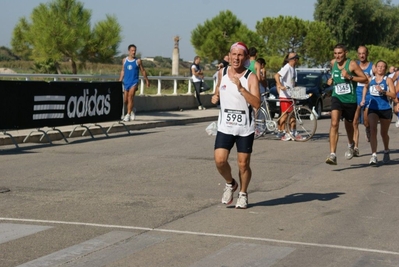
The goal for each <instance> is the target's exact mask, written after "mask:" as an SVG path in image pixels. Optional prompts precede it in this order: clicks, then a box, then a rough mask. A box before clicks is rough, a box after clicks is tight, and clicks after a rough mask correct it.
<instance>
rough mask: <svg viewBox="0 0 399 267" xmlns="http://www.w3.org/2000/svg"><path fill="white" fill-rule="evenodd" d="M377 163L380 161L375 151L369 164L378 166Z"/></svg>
mask: <svg viewBox="0 0 399 267" xmlns="http://www.w3.org/2000/svg"><path fill="white" fill-rule="evenodd" d="M377 163H378V159H377V154H376V153H373V155H371V159H370V162H369V164H370V165H372V166H377Z"/></svg>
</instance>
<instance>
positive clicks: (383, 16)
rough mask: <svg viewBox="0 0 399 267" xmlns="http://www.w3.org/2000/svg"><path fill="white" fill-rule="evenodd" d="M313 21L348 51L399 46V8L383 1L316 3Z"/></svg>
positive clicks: (361, 0) (328, 0) (336, 0)
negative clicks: (322, 23) (380, 46)
mask: <svg viewBox="0 0 399 267" xmlns="http://www.w3.org/2000/svg"><path fill="white" fill-rule="evenodd" d="M314 18H315V20H316V21H323V22H325V23H326V24H327V27H328V28H330V29H331V31H332V34H333V36H334V37H335V39H336V40H338V42H340V43H344V44H346V45H347V46H348V48H349V49H356V47H357V46H359V45H361V44H373V45H384V46H387V47H390V48H393V47H396V46H397V42H398V41H399V34H398V33H399V30H398V29H397V27H396V23H397V21H398V18H399V15H398V7H396V6H393V5H391V1H389V0H388V1H383V0H367V1H364V0H345V1H342V0H317V2H316V4H315V11H314Z"/></svg>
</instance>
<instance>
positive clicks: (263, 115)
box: [254, 88, 317, 142]
mask: <svg viewBox="0 0 399 267" xmlns="http://www.w3.org/2000/svg"><path fill="white" fill-rule="evenodd" d="M294 90H295V88H294ZM269 93H270V92H269V91H266V92H265V93H262V95H261V96H262V98H263V100H262V103H261V107H260V108H259V109H258V110H256V111H255V112H254V113H255V114H254V117H255V139H257V138H259V137H261V136H263V135H265V134H266V133H267V131H269V132H272V133H274V132H275V131H276V130H277V121H278V120H279V119H281V117H282V116H284V115H285V114H287V113H288V117H287V120H286V125H285V127H286V129H290V128H291V125H290V122H291V121H292V120H295V122H296V123H295V124H296V133H295V134H294V133H293V132H291V131H287V133H288V134H289V135H290V137H291V139H292V140H295V141H299V142H306V141H308V140H309V139H311V138H312V137H313V135H314V134H315V132H316V128H317V117H316V115H315V114H314V113H313V112H312V110H311V109H310V108H308V107H306V106H303V105H300V104H298V101H300V100H304V99H307V98H309V97H310V96H311V94H308V95H306V94H302V95H295V96H293V97H292V98H291V99H286V100H282V99H270V98H268V97H267V95H268V94H269ZM271 101H274V102H282V101H285V102H291V105H290V106H289V108H288V109H287V110H286V111H285V112H283V113H282V114H280V116H279V117H278V118H277V119H274V118H272V117H271V115H270V110H269V102H271ZM291 109H292V110H291ZM289 110H291V111H289Z"/></svg>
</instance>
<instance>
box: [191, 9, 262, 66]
mask: <svg viewBox="0 0 399 267" xmlns="http://www.w3.org/2000/svg"><path fill="white" fill-rule="evenodd" d="M238 41H241V42H244V43H245V44H246V45H247V46H248V47H250V46H255V47H257V48H259V47H260V45H262V41H261V39H260V38H259V37H258V36H257V35H256V34H255V32H253V31H250V30H249V29H248V28H247V26H246V25H244V24H242V22H241V21H240V20H238V19H237V17H236V16H235V15H234V14H233V13H232V12H231V11H229V10H226V11H221V12H220V13H219V15H218V16H216V17H214V18H213V19H212V20H206V21H205V22H204V24H203V25H198V26H197V28H195V29H194V30H193V31H192V32H191V44H192V45H193V47H194V49H195V52H196V54H197V55H198V56H200V57H202V58H204V59H206V60H208V61H210V62H212V61H215V60H221V59H222V58H223V57H224V55H226V54H227V53H228V52H229V51H230V46H231V45H232V44H233V43H235V42H238Z"/></svg>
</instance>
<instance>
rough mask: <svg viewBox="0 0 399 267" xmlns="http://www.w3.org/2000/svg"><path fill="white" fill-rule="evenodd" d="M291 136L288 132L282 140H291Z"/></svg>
mask: <svg viewBox="0 0 399 267" xmlns="http://www.w3.org/2000/svg"><path fill="white" fill-rule="evenodd" d="M291 140H292V139H291V136H290V135H289V134H288V133H286V134H285V135H284V136H283V137H281V141H291Z"/></svg>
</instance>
